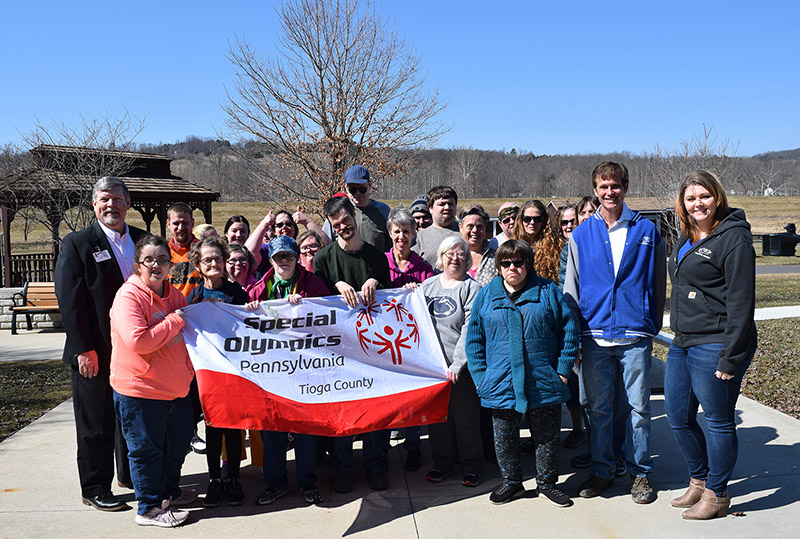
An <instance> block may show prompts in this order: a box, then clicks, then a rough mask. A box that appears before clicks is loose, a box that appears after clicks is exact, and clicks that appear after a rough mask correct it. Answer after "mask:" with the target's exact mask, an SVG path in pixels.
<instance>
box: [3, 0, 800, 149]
mask: <svg viewBox="0 0 800 539" xmlns="http://www.w3.org/2000/svg"><path fill="white" fill-rule="evenodd" d="M276 5H279V3H278V2H273V1H262V2H257V1H237V0H230V1H228V2H219V1H216V2H209V1H206V0H195V1H192V2H189V1H184V0H174V1H166V2H164V1H163V0H162V1H158V2H155V1H149V0H143V1H139V2H107V1H104V2H95V1H82V0H74V1H72V2H56V1H41V0H27V1H25V2H21V1H14V0H5V1H3V18H4V22H5V24H4V25H3V30H2V32H0V51H2V52H0V74H2V83H0V144H5V143H15V144H19V143H20V141H21V137H20V134H21V133H24V132H27V131H30V130H31V129H32V127H33V126H34V125H35V123H36V121H37V118H38V120H39V121H40V122H42V123H45V124H47V123H50V122H52V121H55V122H58V123H64V124H67V125H76V124H77V122H78V121H79V118H80V117H81V115H82V116H84V117H87V118H91V117H95V118H102V117H104V116H106V115H110V116H112V117H119V116H121V115H122V114H124V113H125V111H126V110H127V112H128V113H129V114H130V115H131V116H132V117H136V118H144V119H145V129H144V130H143V131H142V133H141V134H140V135H139V136H138V137H137V139H136V141H137V142H140V143H154V144H155V143H160V142H164V143H173V142H178V141H182V140H184V139H185V138H186V137H188V136H191V135H194V136H199V137H216V136H217V134H218V133H222V132H223V130H224V125H223V121H224V114H223V112H222V111H221V110H220V103H221V102H222V101H223V100H224V99H225V87H226V86H227V87H228V88H231V87H232V81H233V68H232V65H231V63H230V61H229V60H227V59H226V53H227V52H228V47H229V43H230V42H231V41H233V40H235V39H236V37H237V36H239V37H245V38H246V39H247V40H248V41H249V42H250V44H251V45H252V46H253V47H254V48H256V49H258V50H260V51H261V52H263V53H265V54H273V53H274V51H275V43H276V41H277V39H278V37H279V32H280V27H279V24H278V17H277V15H276V11H275V6H276ZM382 12H383V15H384V16H385V17H387V18H389V19H390V21H391V23H392V24H393V25H394V26H395V27H396V29H397V30H398V31H399V32H400V34H401V35H403V36H404V37H405V39H406V40H407V41H408V42H410V43H412V44H414V46H415V47H416V51H417V53H418V54H420V55H421V56H422V62H423V65H424V67H425V68H427V70H428V76H427V84H428V86H429V87H430V88H436V87H438V89H439V92H440V95H441V96H442V97H443V98H444V99H445V100H446V101H447V102H448V106H447V108H446V109H445V111H444V112H443V113H442V116H441V118H442V120H444V121H445V122H446V123H447V124H450V125H452V129H451V130H450V131H449V132H448V133H447V134H446V135H444V136H443V137H442V138H441V139H440V140H439V142H438V143H437V144H436V146H437V147H441V148H451V147H472V148H476V149H483V150H505V151H510V150H511V149H516V150H517V151H523V150H524V151H528V152H533V153H534V154H536V155H542V154H549V155H555V154H586V153H606V152H613V151H629V152H632V153H636V154H640V153H644V152H652V151H654V149H655V148H656V145H658V146H660V147H661V148H664V149H666V150H677V149H678V148H679V147H680V144H681V142H682V141H686V140H689V139H692V138H693V137H696V136H699V135H702V133H703V129H704V126H706V128H712V129H713V133H714V135H715V136H716V137H717V139H716V140H717V143H718V144H720V145H721V144H722V143H724V142H725V141H728V142H729V146H728V150H727V151H728V153H731V150H732V149H733V150H734V151H735V153H736V154H737V155H740V156H747V155H753V154H757V153H762V152H767V151H777V150H787V149H794V148H798V147H800V32H798V31H797V25H798V23H799V22H800V2H797V1H796V0H775V1H772V0H766V1H761V2H753V1H752V0H750V1H746V2H745V1H739V0H727V1H716V0H708V1H705V0H693V1H682V0H679V1H669V2H642V1H641V0H639V1H631V2H596V1H591V2H589V1H586V2H584V1H564V2H549V1H548V2H544V1H539V0H527V1H519V2H517V1H503V0H501V1H499V2H486V1H475V0H459V1H451V0H433V1H431V0H402V1H385V2H384V3H383V4H382Z"/></svg>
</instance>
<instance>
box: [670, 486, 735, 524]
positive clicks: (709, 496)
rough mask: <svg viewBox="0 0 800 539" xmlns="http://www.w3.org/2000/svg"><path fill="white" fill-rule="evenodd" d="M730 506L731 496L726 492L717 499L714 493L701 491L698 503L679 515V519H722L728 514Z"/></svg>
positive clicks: (705, 490)
mask: <svg viewBox="0 0 800 539" xmlns="http://www.w3.org/2000/svg"><path fill="white" fill-rule="evenodd" d="M730 505H731V495H730V494H728V493H727V492H726V493H725V494H723V495H722V496H721V497H717V495H716V494H714V491H711V490H708V489H703V495H702V496H700V501H699V502H697V503H696V504H694V505H693V506H692V508H691V509H687V510H686V511H684V512H683V513H681V517H683V518H685V519H686V520H710V519H712V518H718V517H724V516H725V515H727V514H728V507H730Z"/></svg>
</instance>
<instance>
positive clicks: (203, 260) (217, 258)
mask: <svg viewBox="0 0 800 539" xmlns="http://www.w3.org/2000/svg"><path fill="white" fill-rule="evenodd" d="M200 262H201V263H203V264H204V265H206V266H210V265H211V264H213V263H217V264H222V257H221V256H208V257H206V258H201V259H200Z"/></svg>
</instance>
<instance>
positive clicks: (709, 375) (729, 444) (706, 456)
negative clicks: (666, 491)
mask: <svg viewBox="0 0 800 539" xmlns="http://www.w3.org/2000/svg"><path fill="white" fill-rule="evenodd" d="M720 350H722V343H710V344H700V345H697V346H692V347H690V348H681V347H680V346H675V345H674V344H673V345H672V346H671V347H670V349H669V353H668V354H667V368H666V373H665V375H664V398H665V408H666V411H667V417H668V418H669V424H670V426H671V427H672V432H673V433H674V434H675V439H676V441H677V442H678V447H680V448H681V452H682V453H683V457H684V458H685V459H686V463H687V464H688V465H689V475H691V476H692V477H693V478H695V479H701V480H703V479H704V480H706V488H707V489H709V490H712V491H714V493H715V494H716V495H717V496H723V495H724V494H725V491H726V490H727V489H728V481H729V480H730V478H731V474H733V467H734V465H735V464H736V457H737V455H738V451H739V442H738V438H737V437H736V421H735V419H736V416H735V411H736V400H737V399H738V398H739V390H740V388H741V387H742V378H743V377H744V373H745V371H747V368H748V367H749V366H750V361H751V360H752V359H753V354H754V353H755V346H753V349H752V350H751V352H750V355H749V356H748V357H747V359H746V360H745V361H744V362H743V363H742V364H740V365H739V368H738V369H737V371H736V375H735V376H734V377H733V378H732V379H731V380H720V379H719V378H717V377H716V375H715V373H716V370H717V363H718V362H719V352H720ZM698 405H699V406H702V407H703V416H704V417H705V420H706V426H707V427H708V436H707V437H706V436H704V435H703V430H702V429H701V428H700V425H699V424H698V422H697V408H698Z"/></svg>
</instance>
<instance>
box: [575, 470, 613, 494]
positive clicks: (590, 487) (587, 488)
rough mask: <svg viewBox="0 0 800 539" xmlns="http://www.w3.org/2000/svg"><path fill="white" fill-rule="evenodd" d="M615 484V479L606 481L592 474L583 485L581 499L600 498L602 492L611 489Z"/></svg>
mask: <svg viewBox="0 0 800 539" xmlns="http://www.w3.org/2000/svg"><path fill="white" fill-rule="evenodd" d="M613 484H614V478H613V477H611V478H609V479H606V478H605V477H600V476H599V475H594V474H591V475H589V478H588V479H587V480H586V481H584V482H583V483H581V487H580V488H581V491H580V497H581V498H594V497H595V496H599V495H600V493H601V492H603V491H604V490H605V489H607V488H608V487H610V486H611V485H613Z"/></svg>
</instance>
